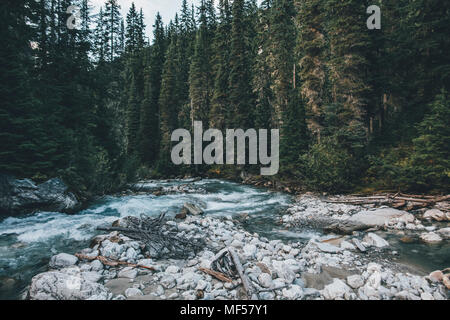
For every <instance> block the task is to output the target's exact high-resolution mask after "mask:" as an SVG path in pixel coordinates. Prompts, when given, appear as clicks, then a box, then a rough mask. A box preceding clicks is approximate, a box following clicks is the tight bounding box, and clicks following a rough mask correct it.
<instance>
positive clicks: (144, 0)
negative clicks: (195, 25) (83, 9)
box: [90, 0, 200, 36]
mask: <svg viewBox="0 0 450 320" xmlns="http://www.w3.org/2000/svg"><path fill="white" fill-rule="evenodd" d="M105 2H106V0H90V3H91V5H92V6H93V7H94V12H95V13H97V12H98V10H99V8H100V7H101V6H103V5H104V3H105ZM132 2H134V4H135V5H136V8H137V10H140V8H142V10H143V11H144V16H145V24H146V25H147V30H146V33H147V35H148V36H150V34H151V32H152V29H153V27H152V26H153V23H154V22H155V17H156V13H157V12H158V11H159V13H160V14H161V16H162V18H163V21H164V24H167V23H169V21H170V20H171V19H173V18H174V17H175V14H176V13H177V12H179V11H180V10H181V4H182V2H183V1H182V0H118V3H119V5H120V6H121V13H122V16H123V17H124V18H126V16H127V13H128V10H129V9H130V7H131V3H132ZM199 2H200V0H188V3H189V5H192V3H194V4H195V5H197V4H198V3H199Z"/></svg>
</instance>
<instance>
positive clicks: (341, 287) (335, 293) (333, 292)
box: [322, 279, 352, 300]
mask: <svg viewBox="0 0 450 320" xmlns="http://www.w3.org/2000/svg"><path fill="white" fill-rule="evenodd" d="M351 292H352V290H351V288H350V287H349V286H347V285H346V284H345V282H343V281H342V280H340V279H334V281H333V283H331V284H329V285H327V286H325V288H324V289H323V290H322V295H323V296H324V297H325V299H328V300H334V299H338V298H344V296H345V295H349V294H350V293H351Z"/></svg>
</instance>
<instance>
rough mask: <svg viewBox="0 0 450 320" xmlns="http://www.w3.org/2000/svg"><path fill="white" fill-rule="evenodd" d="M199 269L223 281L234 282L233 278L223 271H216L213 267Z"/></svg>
mask: <svg viewBox="0 0 450 320" xmlns="http://www.w3.org/2000/svg"><path fill="white" fill-rule="evenodd" d="M198 270H200V271H202V272H204V273H207V274H209V275H211V276H213V277H214V278H216V279H218V280H220V281H223V282H233V280H231V279H230V278H228V277H227V276H225V275H224V274H223V273H221V272H218V271H214V270H211V269H207V268H199V269H198Z"/></svg>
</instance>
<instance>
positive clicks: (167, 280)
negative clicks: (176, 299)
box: [160, 274, 176, 289]
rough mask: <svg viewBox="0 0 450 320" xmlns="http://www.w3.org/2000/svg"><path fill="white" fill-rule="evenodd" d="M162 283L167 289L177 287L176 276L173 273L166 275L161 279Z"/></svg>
mask: <svg viewBox="0 0 450 320" xmlns="http://www.w3.org/2000/svg"><path fill="white" fill-rule="evenodd" d="M160 283H161V285H162V286H163V287H164V288H166V289H172V288H173V287H175V284H176V283H175V278H174V276H172V275H170V274H169V275H165V276H163V277H162V278H161V281H160Z"/></svg>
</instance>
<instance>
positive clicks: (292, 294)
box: [282, 284, 303, 300]
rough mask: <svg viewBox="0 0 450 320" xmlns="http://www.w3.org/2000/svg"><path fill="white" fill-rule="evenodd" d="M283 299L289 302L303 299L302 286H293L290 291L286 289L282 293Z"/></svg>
mask: <svg viewBox="0 0 450 320" xmlns="http://www.w3.org/2000/svg"><path fill="white" fill-rule="evenodd" d="M282 295H283V297H285V298H286V299H289V300H297V299H300V298H302V296H303V290H302V288H301V287H300V286H297V285H295V284H294V285H292V286H291V287H290V288H289V289H287V288H285V289H283V291H282Z"/></svg>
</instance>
